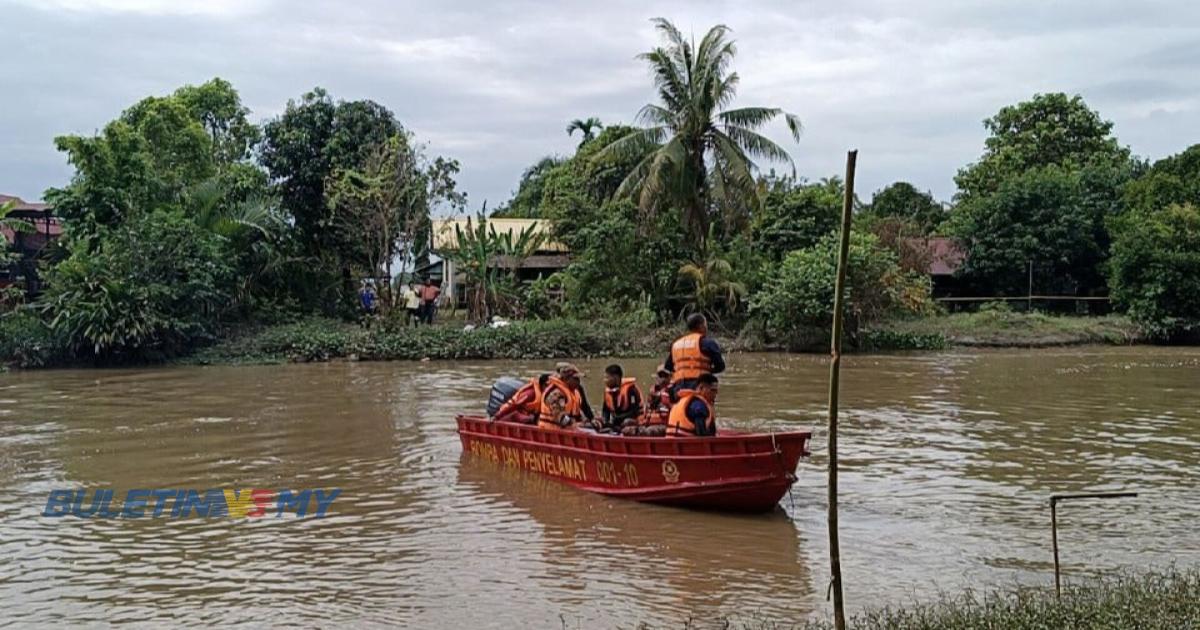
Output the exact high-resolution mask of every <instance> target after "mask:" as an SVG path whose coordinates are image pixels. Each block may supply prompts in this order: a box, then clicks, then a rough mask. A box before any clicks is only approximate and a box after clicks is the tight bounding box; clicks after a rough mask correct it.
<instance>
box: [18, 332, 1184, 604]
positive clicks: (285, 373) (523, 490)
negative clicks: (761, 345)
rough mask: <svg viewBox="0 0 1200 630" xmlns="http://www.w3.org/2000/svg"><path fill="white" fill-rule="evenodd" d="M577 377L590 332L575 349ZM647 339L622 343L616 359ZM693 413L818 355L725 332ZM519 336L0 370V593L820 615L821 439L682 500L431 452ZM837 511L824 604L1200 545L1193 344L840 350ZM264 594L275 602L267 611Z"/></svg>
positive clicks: (1025, 577) (527, 369)
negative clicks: (147, 495)
mask: <svg viewBox="0 0 1200 630" xmlns="http://www.w3.org/2000/svg"><path fill="white" fill-rule="evenodd" d="M582 363H583V367H584V369H586V370H588V371H589V372H590V373H591V374H592V375H593V378H592V379H591V381H592V382H591V383H589V385H590V386H591V387H592V390H591V392H592V395H591V398H592V399H593V401H598V400H599V398H600V396H599V391H598V389H597V388H598V379H597V378H596V377H595V376H594V375H597V374H600V373H601V372H602V369H603V366H604V364H605V363H606V362H600V361H585V362H582ZM654 363H655V361H650V360H630V361H627V362H625V364H626V369H627V372H633V373H635V374H637V375H639V376H642V377H643V378H645V377H646V375H648V373H649V372H650V371H651V369H652V368H653V365H654ZM731 363H732V367H731V372H730V373H729V374H728V375H727V376H726V377H725V378H723V379H722V380H723V386H722V388H721V395H722V400H721V402H720V413H721V416H722V419H723V421H724V422H727V423H729V424H732V425H737V426H740V427H744V428H771V427H786V426H790V425H796V424H805V425H811V424H816V425H818V429H819V426H820V422H821V416H822V414H823V411H824V397H825V387H826V378H827V365H826V363H825V362H824V360H823V359H822V358H821V357H811V356H791V355H749V356H736V357H733V361H732V362H731ZM540 367H542V366H540V365H538V364H533V363H501V362H478V363H469V362H459V363H438V362H434V363H424V364H416V363H387V364H333V365H294V366H271V367H237V368H235V367H212V368H178V369H160V370H123V371H64V372H33V373H17V374H8V375H0V506H2V509H0V602H3V603H4V606H5V611H4V614H3V615H0V624H3V623H5V621H8V622H12V623H14V624H18V625H28V624H31V623H39V624H49V623H54V622H57V621H73V622H95V621H97V620H101V619H103V620H106V621H146V620H150V619H160V620H167V619H180V620H186V621H193V622H208V623H214V622H215V623H231V622H246V623H257V624H266V623H272V622H278V621H280V620H286V621H289V622H295V623H300V624H303V625H315V624H319V623H320V622H321V621H322V620H330V619H360V620H362V621H364V622H367V623H369V624H376V625H387V624H407V625H410V626H413V627H445V626H451V625H454V626H462V627H491V626H495V627H514V626H518V627H519V626H527V627H545V626H548V625H549V626H552V627H558V626H559V625H560V624H561V623H562V622H563V620H565V621H566V622H567V623H568V625H573V626H580V627H597V626H599V627H609V626H615V625H622V626H626V627H629V626H632V625H634V624H636V623H638V622H641V621H648V622H671V621H681V620H683V619H686V618H688V617H693V618H695V619H698V620H709V619H713V618H717V617H720V616H723V615H735V616H739V617H746V616H749V615H754V614H757V615H758V616H760V617H769V618H776V619H797V618H802V617H805V616H807V615H810V614H817V615H824V614H826V612H827V609H826V606H827V605H826V604H825V601H824V591H825V585H826V581H827V580H826V577H825V575H826V571H827V569H826V566H827V565H826V561H825V558H826V549H825V532H824V526H825V520H824V518H825V516H824V500H825V493H824V486H823V481H824V480H823V470H822V466H823V465H824V460H823V456H822V455H823V452H822V451H823V447H824V444H823V439H822V434H821V432H820V431H819V430H818V432H817V434H816V436H815V442H814V451H815V453H816V455H815V456H814V458H813V459H812V460H811V461H806V462H803V463H802V464H801V467H800V471H799V477H800V481H799V482H798V483H797V485H796V487H795V488H794V489H793V491H792V495H791V497H790V498H785V499H784V502H783V506H782V508H781V509H780V510H779V511H778V512H776V513H774V514H768V515H759V516H735V515H721V514H706V513H698V512H690V511H684V510H676V509H669V508H660V507H654V506H643V505H638V504H632V503H625V502H621V501H616V500H611V499H605V498H602V497H597V496H592V495H588V494H584V493H581V492H578V491H575V490H573V489H570V488H567V487H565V486H562V485H559V484H556V483H553V482H550V481H548V480H546V479H544V478H541V477H538V476H536V475H533V474H530V473H528V472H522V471H514V470H509V469H505V468H503V467H497V466H495V465H493V464H491V463H489V462H485V461H477V460H474V459H471V458H469V457H463V456H462V455H461V454H460V448H459V444H458V440H457V437H456V436H455V434H454V427H453V422H452V418H453V415H454V414H455V413H456V412H459V411H468V410H472V409H477V408H478V407H479V406H481V405H482V401H483V399H484V397H485V394H486V388H487V387H488V385H489V384H490V382H491V381H492V380H493V379H494V378H496V377H498V376H500V375H504V374H513V373H515V374H529V373H532V372H534V371H536V370H537V369H539V368H540ZM844 383H845V385H844V387H845V389H844V394H843V399H844V400H845V406H846V411H845V414H846V415H845V418H846V420H845V422H844V425H843V426H844V427H845V428H844V431H845V433H844V437H843V440H842V448H843V449H844V455H843V458H844V459H843V461H844V462H845V471H844V472H843V482H842V489H843V499H842V505H843V507H842V510H843V511H842V526H843V531H842V540H843V563H844V566H845V573H846V581H847V589H848V592H847V596H848V598H849V601H850V602H851V603H852V604H857V605H864V604H875V605H879V604H885V603H889V602H892V603H895V602H904V601H907V600H909V599H911V598H912V597H922V596H929V595H932V594H935V593H936V592H937V591H938V590H939V589H953V588H955V587H957V586H960V585H962V584H963V583H965V582H968V581H970V582H972V584H973V585H976V586H978V585H979V584H984V583H985V584H1001V585H1002V584H1008V583H1011V582H1012V581H1014V580H1015V581H1022V582H1043V583H1044V582H1046V581H1047V579H1048V577H1049V573H1048V570H1049V566H1050V562H1049V560H1050V555H1049V549H1048V547H1049V545H1048V539H1049V531H1048V520H1049V515H1048V508H1047V506H1046V499H1047V496H1048V495H1049V494H1050V493H1052V492H1067V491H1081V490H1100V489H1118V488H1120V489H1127V488H1128V489H1136V490H1139V491H1141V492H1142V493H1143V494H1142V496H1141V497H1139V498H1138V499H1134V500H1129V501H1122V502H1119V503H1105V504H1099V505H1098V504H1085V503H1080V504H1067V505H1065V506H1064V507H1063V509H1062V510H1061V511H1060V520H1061V524H1062V531H1061V534H1060V536H1061V543H1062V548H1063V561H1064V566H1065V568H1066V570H1067V571H1068V574H1069V575H1080V574H1083V573H1086V572H1096V571H1104V570H1109V569H1113V568H1117V567H1129V566H1142V565H1147V564H1158V565H1162V564H1166V563H1168V562H1171V561H1178V562H1180V563H1182V564H1187V563H1195V562H1197V561H1200V537H1197V536H1196V535H1195V534H1194V523H1195V522H1196V520H1197V518H1198V517H1200V491H1198V490H1197V487H1196V481H1197V473H1196V469H1197V465H1198V464H1200V448H1198V446H1200V412H1197V407H1198V403H1200V390H1198V389H1197V387H1196V386H1197V384H1198V383H1200V351H1196V350H1188V349H1158V348H1155V349H1149V348H1130V349H1086V350H1062V351H1039V352H1035V353H1019V352H988V353H979V354H965V353H945V354H937V355H914V356H873V357H872V356H860V357H852V358H851V360H849V361H848V363H847V365H846V371H845V374H844ZM59 487H87V488H99V487H105V488H115V489H118V494H122V493H123V491H124V490H127V489H130V488H181V487H182V488H213V487H262V488H300V487H322V488H330V487H340V488H341V489H342V495H341V497H340V498H339V499H338V500H337V502H335V503H334V505H333V508H332V510H331V513H332V515H331V516H329V517H327V518H325V519H321V520H313V519H308V520H296V519H287V518H283V519H278V520H276V519H265V520H263V521H233V520H228V519H211V520H206V519H188V520H168V519H156V520H152V519H141V520H119V519H118V520H103V519H89V520H80V519H75V518H64V519H49V518H44V517H42V516H40V513H41V509H42V507H43V506H44V505H45V498H46V493H47V492H48V491H49V490H50V489H52V488H59ZM279 615H283V616H279Z"/></svg>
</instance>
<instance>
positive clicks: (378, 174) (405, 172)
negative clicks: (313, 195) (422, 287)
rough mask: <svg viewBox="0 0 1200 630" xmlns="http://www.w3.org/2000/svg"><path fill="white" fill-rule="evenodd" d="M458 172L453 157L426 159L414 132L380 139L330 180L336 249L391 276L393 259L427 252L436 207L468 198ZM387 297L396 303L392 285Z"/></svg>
mask: <svg viewBox="0 0 1200 630" xmlns="http://www.w3.org/2000/svg"><path fill="white" fill-rule="evenodd" d="M457 172H458V163H457V162H455V161H453V160H445V159H443V158H440V157H439V158H436V159H435V160H433V161H432V162H430V161H428V160H426V159H425V156H424V154H423V152H422V150H421V147H420V146H418V145H417V144H416V143H415V141H414V139H413V138H412V136H411V135H410V134H396V135H395V136H392V137H391V138H390V139H388V141H387V142H384V143H383V144H380V145H377V146H376V147H375V150H374V152H373V153H371V154H370V155H369V156H368V157H367V159H366V163H365V164H364V165H363V166H362V167H361V168H343V169H338V170H337V171H335V172H334V174H333V175H331V176H330V181H329V182H327V183H326V191H327V195H328V199H327V203H328V204H329V206H330V208H331V209H332V210H333V211H334V216H335V221H334V224H333V226H332V228H331V229H332V232H333V233H334V235H335V236H336V237H337V238H338V249H339V250H340V251H342V252H344V253H345V255H346V256H348V257H349V258H350V260H351V261H352V262H353V263H354V264H355V266H356V267H357V268H358V269H360V270H362V271H364V272H365V273H367V274H369V275H372V276H373V275H376V274H378V273H380V272H382V273H384V274H385V275H387V276H388V277H391V276H392V275H393V274H392V263H393V261H395V260H400V261H401V262H402V263H403V264H407V263H409V262H411V261H414V260H415V259H416V258H418V257H419V256H420V255H421V254H422V253H423V252H425V248H426V247H427V243H428V238H422V235H426V236H427V235H428V230H429V223H430V220H429V213H430V210H431V209H432V208H433V207H435V206H436V205H437V204H439V203H441V202H443V201H448V202H450V204H451V205H453V206H455V207H461V206H462V205H463V204H465V203H466V196H465V195H464V194H462V193H460V192H458V191H457V190H456V185H455V181H454V174H455V173H457ZM383 298H384V303H385V304H386V305H389V306H390V305H391V304H392V298H393V296H392V293H391V288H390V286H387V287H384V295H383Z"/></svg>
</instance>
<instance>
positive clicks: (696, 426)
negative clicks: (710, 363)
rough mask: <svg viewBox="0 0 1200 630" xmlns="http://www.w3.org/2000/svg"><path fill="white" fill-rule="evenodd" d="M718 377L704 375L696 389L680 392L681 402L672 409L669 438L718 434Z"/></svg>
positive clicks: (697, 382)
mask: <svg viewBox="0 0 1200 630" xmlns="http://www.w3.org/2000/svg"><path fill="white" fill-rule="evenodd" d="M716 404H717V377H715V376H713V375H712V374H702V375H701V376H700V377H699V378H697V379H696V389H695V391H693V390H687V389H685V390H680V392H679V402H677V403H675V406H674V407H671V416H670V417H669V418H668V419H667V437H704V436H711V435H716V434H717V415H716V410H715V408H716Z"/></svg>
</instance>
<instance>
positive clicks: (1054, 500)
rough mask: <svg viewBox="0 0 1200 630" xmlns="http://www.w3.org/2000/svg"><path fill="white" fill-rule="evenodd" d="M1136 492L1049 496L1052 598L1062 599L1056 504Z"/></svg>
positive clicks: (1109, 497)
mask: <svg viewBox="0 0 1200 630" xmlns="http://www.w3.org/2000/svg"><path fill="white" fill-rule="evenodd" d="M1137 495H1138V493H1136V492H1086V493H1083V494H1052V495H1050V544H1051V546H1052V547H1053V548H1054V596H1055V597H1060V598H1061V597H1062V577H1061V575H1062V574H1061V572H1060V570H1059V565H1058V504H1059V502H1060V501H1066V500H1070V499H1127V498H1129V497H1136V496H1137Z"/></svg>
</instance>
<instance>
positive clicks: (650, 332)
mask: <svg viewBox="0 0 1200 630" xmlns="http://www.w3.org/2000/svg"><path fill="white" fill-rule="evenodd" d="M678 334H679V331H678V329H677V328H675V327H653V326H634V325H622V324H620V323H617V324H605V323H604V322H591V321H589V322H582V321H574V320H554V321H530V322H518V323H513V324H510V325H508V326H505V327H503V328H481V329H473V330H464V329H463V328H462V327H461V326H452V325H444V326H434V327H411V328H374V329H367V328H364V327H362V326H358V325H353V324H346V323H343V322H337V321H332V320H308V321H305V322H301V323H296V324H287V325H283V326H273V327H267V328H262V329H258V330H255V331H243V332H240V333H237V334H234V335H232V336H230V337H229V338H227V339H225V340H223V341H221V342H219V343H217V344H216V345H214V346H211V347H209V348H205V349H203V350H201V351H199V352H197V353H195V354H193V355H190V356H188V357H185V358H183V359H181V361H182V362H184V363H201V364H210V363H217V364H220V363H274V362H286V361H292V362H308V361H330V360H340V359H346V360H361V361H388V360H423V359H429V360H438V359H559V358H578V357H606V356H623V357H645V356H650V357H653V356H659V355H663V354H665V349H666V348H667V347H669V346H670V343H671V341H672V340H673V339H675V337H676V336H678ZM716 336H717V339H718V340H719V341H720V343H721V344H722V346H723V347H724V348H726V349H727V350H729V351H732V352H771V351H781V350H782V351H793V352H825V351H826V349H827V348H828V343H829V342H828V339H827V337H825V336H823V335H822V334H821V332H819V331H814V332H813V334H812V335H811V336H810V337H808V338H804V339H795V340H789V341H779V340H769V339H764V338H763V337H762V336H761V335H757V334H755V333H754V332H752V331H742V332H741V333H738V334H722V333H717V334H716ZM1145 341H1146V339H1145V337H1143V336H1142V335H1141V334H1140V333H1139V332H1138V331H1137V329H1136V327H1135V326H1134V325H1133V324H1132V323H1130V322H1129V321H1128V320H1127V319H1125V318H1123V317H1119V316H1106V317H1064V316H1054V315H1045V314H1041V313H1033V314H1024V313H958V314H951V315H944V316H938V317H930V318H924V319H917V320H904V321H895V322H889V323H886V324H883V325H879V326H876V327H872V328H868V329H866V330H863V331H861V333H860V334H859V335H857V337H856V338H855V339H853V340H852V341H851V343H849V344H848V346H849V347H850V349H852V350H858V351H870V352H879V351H902V350H903V351H913V350H944V349H948V348H952V347H980V346H984V347H997V348H1004V347H1008V348H1039V347H1059V346H1070V345H1086V344H1103V345H1131V344H1135V343H1144V342H1145Z"/></svg>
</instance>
